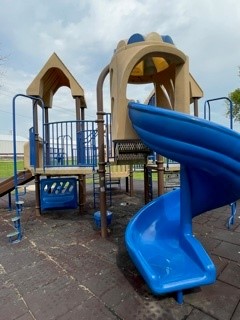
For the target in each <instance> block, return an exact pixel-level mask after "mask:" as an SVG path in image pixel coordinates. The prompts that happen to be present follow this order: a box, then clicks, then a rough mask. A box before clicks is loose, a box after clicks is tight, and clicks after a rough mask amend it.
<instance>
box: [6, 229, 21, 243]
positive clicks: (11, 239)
mask: <svg viewBox="0 0 240 320" xmlns="http://www.w3.org/2000/svg"><path fill="white" fill-rule="evenodd" d="M19 235H20V233H19V232H18V231H13V232H10V233H9V234H7V238H8V239H9V242H11V243H17V242H19V241H20V237H19Z"/></svg>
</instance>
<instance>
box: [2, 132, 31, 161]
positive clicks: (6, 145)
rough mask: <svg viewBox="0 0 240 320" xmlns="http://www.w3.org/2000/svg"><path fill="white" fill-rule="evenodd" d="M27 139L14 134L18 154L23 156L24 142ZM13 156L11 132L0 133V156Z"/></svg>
mask: <svg viewBox="0 0 240 320" xmlns="http://www.w3.org/2000/svg"><path fill="white" fill-rule="evenodd" d="M27 141H28V139H26V138H24V137H21V136H16V149H17V154H18V155H19V156H23V153H24V144H25V143H26V142H27ZM10 156H13V135H11V134H0V157H1V158H4V157H10Z"/></svg>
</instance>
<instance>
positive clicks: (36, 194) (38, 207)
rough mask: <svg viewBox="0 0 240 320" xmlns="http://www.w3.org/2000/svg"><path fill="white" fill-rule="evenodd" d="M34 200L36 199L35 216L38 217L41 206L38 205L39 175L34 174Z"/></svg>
mask: <svg viewBox="0 0 240 320" xmlns="http://www.w3.org/2000/svg"><path fill="white" fill-rule="evenodd" d="M35 198H36V203H35V211H36V216H37V217H40V215H41V205H40V175H39V174H35Z"/></svg>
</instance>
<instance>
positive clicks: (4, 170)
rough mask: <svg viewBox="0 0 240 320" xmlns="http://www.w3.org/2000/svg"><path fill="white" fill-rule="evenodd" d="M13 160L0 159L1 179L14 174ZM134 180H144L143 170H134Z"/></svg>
mask: <svg viewBox="0 0 240 320" xmlns="http://www.w3.org/2000/svg"><path fill="white" fill-rule="evenodd" d="M23 169H24V163H23V160H18V161H17V170H23ZM13 171H14V169H13V160H0V179H5V178H8V177H11V176H12V175H13ZM152 177H153V181H157V173H156V172H153V175H152ZM133 178H134V180H143V179H144V175H143V171H134V173H133ZM87 183H92V178H90V177H88V178H87Z"/></svg>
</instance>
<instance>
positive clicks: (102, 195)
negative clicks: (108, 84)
mask: <svg viewBox="0 0 240 320" xmlns="http://www.w3.org/2000/svg"><path fill="white" fill-rule="evenodd" d="M108 73H109V65H107V66H106V67H105V68H104V69H103V71H102V72H101V74H100V76H99V78H98V82H97V124H98V157H99V162H98V164H99V170H98V173H99V187H100V190H99V192H100V195H99V198H100V213H101V236H102V237H103V238H106V237H107V203H106V202H107V201H106V190H105V185H106V184H105V171H106V168H105V164H106V163H105V153H104V118H103V116H104V111H103V83H104V80H105V78H106V76H107V75H108Z"/></svg>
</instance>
